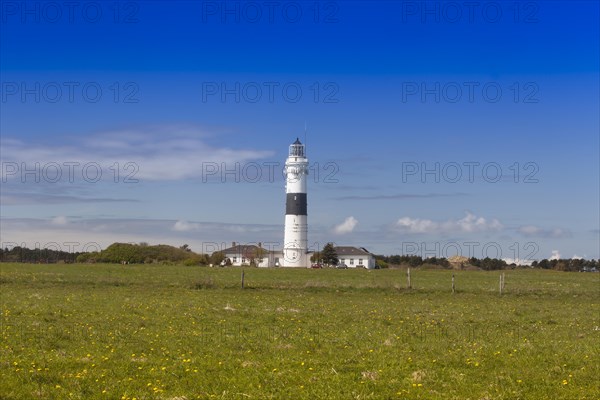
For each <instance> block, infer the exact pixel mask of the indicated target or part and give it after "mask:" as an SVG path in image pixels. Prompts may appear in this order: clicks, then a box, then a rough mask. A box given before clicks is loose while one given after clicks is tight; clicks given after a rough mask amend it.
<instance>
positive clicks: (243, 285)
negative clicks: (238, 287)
mask: <svg viewBox="0 0 600 400" xmlns="http://www.w3.org/2000/svg"><path fill="white" fill-rule="evenodd" d="M243 288H244V270H242V289H243Z"/></svg>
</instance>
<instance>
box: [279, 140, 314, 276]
mask: <svg viewBox="0 0 600 400" xmlns="http://www.w3.org/2000/svg"><path fill="white" fill-rule="evenodd" d="M284 174H285V178H286V184H285V192H286V204H285V235H284V240H283V241H284V243H283V263H282V266H284V267H307V266H308V256H307V253H308V224H307V198H306V176H307V175H308V159H307V158H306V154H305V152H304V145H303V144H302V143H300V140H298V139H296V141H295V142H294V143H292V144H291V145H290V151H289V155H288V158H287V160H286V162H285V169H284Z"/></svg>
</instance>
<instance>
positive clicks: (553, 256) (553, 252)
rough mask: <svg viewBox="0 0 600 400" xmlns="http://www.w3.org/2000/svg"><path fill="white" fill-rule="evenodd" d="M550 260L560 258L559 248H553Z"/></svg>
mask: <svg viewBox="0 0 600 400" xmlns="http://www.w3.org/2000/svg"><path fill="white" fill-rule="evenodd" d="M550 260H560V252H559V251H558V250H552V255H551V256H550Z"/></svg>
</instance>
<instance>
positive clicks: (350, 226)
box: [333, 216, 358, 235]
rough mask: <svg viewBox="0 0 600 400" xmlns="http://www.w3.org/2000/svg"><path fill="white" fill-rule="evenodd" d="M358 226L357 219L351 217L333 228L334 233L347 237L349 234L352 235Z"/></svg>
mask: <svg viewBox="0 0 600 400" xmlns="http://www.w3.org/2000/svg"><path fill="white" fill-rule="evenodd" d="M357 224H358V221H357V220H356V218H354V217H352V216H350V217H348V218H346V219H345V220H344V222H342V223H341V224H339V225H336V226H335V227H334V228H333V232H334V233H335V234H338V235H345V234H347V233H351V232H352V231H353V230H354V228H355V227H356V225H357Z"/></svg>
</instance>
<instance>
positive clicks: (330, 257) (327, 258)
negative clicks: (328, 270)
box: [321, 243, 339, 265]
mask: <svg viewBox="0 0 600 400" xmlns="http://www.w3.org/2000/svg"><path fill="white" fill-rule="evenodd" d="M321 259H322V260H323V263H325V264H328V265H337V263H338V261H339V259H338V256H337V253H336V251H335V248H334V247H333V243H327V244H326V245H325V246H323V250H322V251H321Z"/></svg>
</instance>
